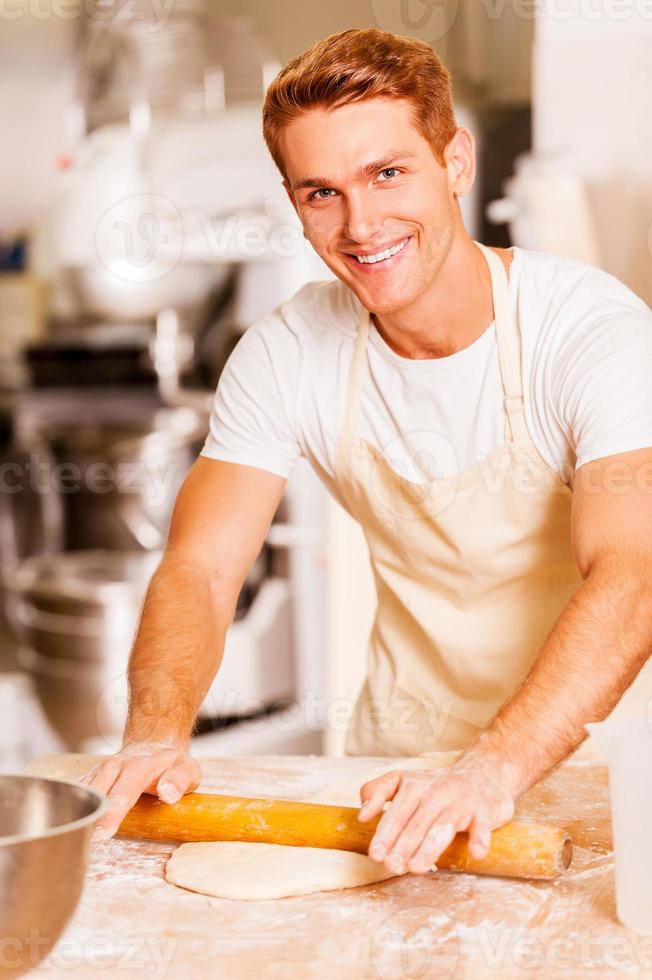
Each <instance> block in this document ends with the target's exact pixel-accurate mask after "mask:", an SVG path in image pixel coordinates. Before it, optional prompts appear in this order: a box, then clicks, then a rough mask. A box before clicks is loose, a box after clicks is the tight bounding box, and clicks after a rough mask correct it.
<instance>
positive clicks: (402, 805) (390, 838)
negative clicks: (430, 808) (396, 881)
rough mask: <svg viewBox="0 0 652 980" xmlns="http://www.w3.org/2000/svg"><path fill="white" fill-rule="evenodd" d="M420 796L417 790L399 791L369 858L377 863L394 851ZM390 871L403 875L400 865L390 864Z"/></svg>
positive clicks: (370, 850) (373, 844) (371, 846)
mask: <svg viewBox="0 0 652 980" xmlns="http://www.w3.org/2000/svg"><path fill="white" fill-rule="evenodd" d="M419 800H420V796H419V794H418V793H417V792H415V790H414V789H413V790H410V791H406V790H404V789H401V790H399V791H398V793H397V794H396V796H395V797H394V799H393V800H392V802H391V804H390V806H389V807H388V808H387V810H385V812H384V814H383V815H382V817H381V819H380V821H379V822H378V826H377V827H376V831H375V833H374V836H373V838H372V840H371V843H370V845H369V856H370V857H372V858H373V859H374V860H375V861H383V860H384V859H385V857H386V855H387V854H389V852H390V851H391V850H392V848H393V846H394V843H395V841H396V839H397V837H398V836H399V834H400V833H401V831H402V830H403V827H404V826H405V824H406V823H407V822H408V820H409V819H410V817H411V816H412V814H413V813H414V811H415V810H416V808H417V806H418V805H419ZM387 867H388V868H389V870H390V871H395V872H396V873H397V874H401V873H402V871H401V869H400V866H399V863H398V862H394V863H392V864H388V865H387Z"/></svg>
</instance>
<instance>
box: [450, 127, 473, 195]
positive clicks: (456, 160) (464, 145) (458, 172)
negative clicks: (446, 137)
mask: <svg viewBox="0 0 652 980" xmlns="http://www.w3.org/2000/svg"><path fill="white" fill-rule="evenodd" d="M444 159H445V160H446V170H447V172H448V183H449V187H450V189H451V191H452V193H453V195H454V196H455V197H463V196H464V195H465V194H468V193H469V192H470V191H471V188H472V187H473V182H474V181H475V174H476V154H475V138H474V136H473V133H472V132H471V130H470V129H467V128H466V127H465V126H459V127H458V128H457V129H456V131H455V134H454V135H453V137H452V138H451V140H450V142H449V143H448V146H447V147H446V149H445V150H444Z"/></svg>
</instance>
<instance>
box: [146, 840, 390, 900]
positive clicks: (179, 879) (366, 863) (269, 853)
mask: <svg viewBox="0 0 652 980" xmlns="http://www.w3.org/2000/svg"><path fill="white" fill-rule="evenodd" d="M393 877H395V875H394V874H393V873H392V872H391V871H389V870H388V869H387V868H386V867H385V865H384V864H380V863H379V862H378V861H372V859H371V858H370V857H367V856H366V855H365V854H356V853H355V852H354V851H337V850H331V849H327V848H323V847H287V846H285V845H283V844H250V843H244V842H242V841H209V842H207V843H205V844H181V845H180V846H179V847H178V848H177V849H176V851H175V852H174V854H173V855H172V856H171V857H170V858H169V860H168V863H167V865H166V866H165V880H166V881H169V882H171V883H172V884H173V885H180V886H181V887H182V888H188V889H190V891H193V892H201V894H202V895H213V896H214V897H215V898H231V899H240V900H246V901H254V900H256V899H266V898H267V899H272V898H288V897H289V896H291V895H308V894H310V893H311V892H325V891H333V890H334V889H336V888H355V887H357V886H358V885H369V884H371V883H372V882H374V881H383V880H384V879H386V878H393Z"/></svg>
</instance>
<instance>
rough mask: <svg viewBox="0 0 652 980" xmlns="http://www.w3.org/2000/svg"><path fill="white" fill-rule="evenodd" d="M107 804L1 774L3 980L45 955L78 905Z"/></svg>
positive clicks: (76, 788) (70, 788)
mask: <svg viewBox="0 0 652 980" xmlns="http://www.w3.org/2000/svg"><path fill="white" fill-rule="evenodd" d="M108 807H109V803H108V800H107V798H106V797H105V796H104V795H103V794H101V793H98V792H97V791H96V790H94V789H91V788H90V787H86V786H82V785H80V784H78V783H73V782H67V781H65V780H61V779H44V778H41V777H37V776H25V775H0V936H1V937H2V948H1V949H0V978H1V980H6V978H9V977H20V976H22V975H23V974H25V973H27V972H28V971H29V970H32V969H33V968H34V967H36V966H38V964H39V962H40V961H41V960H43V959H45V957H46V956H47V955H48V953H49V952H50V950H51V949H52V947H53V946H54V944H55V943H56V941H57V939H58V938H59V936H60V935H61V933H62V932H63V930H64V928H65V926H66V924H67V922H68V920H69V919H70V918H71V916H72V914H73V912H74V911H75V909H76V908H77V903H78V902H79V898H80V895H81V892H82V888H83V885H84V877H85V874H86V867H87V864H88V851H89V844H90V839H91V834H92V832H93V826H94V824H95V823H96V822H97V821H98V820H99V819H100V818H101V817H102V816H103V815H104V813H105V812H106V811H107V809H108Z"/></svg>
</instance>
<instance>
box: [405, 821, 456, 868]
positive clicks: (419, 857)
mask: <svg viewBox="0 0 652 980" xmlns="http://www.w3.org/2000/svg"><path fill="white" fill-rule="evenodd" d="M466 824H468V817H466V816H459V815H458V813H457V812H456V811H455V810H452V809H445V810H442V812H441V813H440V814H439V816H438V817H437V820H436V821H434V822H433V823H432V825H431V826H430V828H429V829H428V830H427V831H426V833H425V834H424V837H423V840H422V841H421V844H420V845H419V847H418V848H417V849H416V851H415V852H414V854H413V855H412V857H411V858H410V861H409V862H408V870H409V871H412V872H414V873H415V874H425V872H426V871H431V870H432V869H433V868H434V867H435V866H436V864H437V861H438V859H439V857H440V856H441V855H442V854H443V853H444V851H445V850H446V848H447V847H448V845H449V844H450V843H451V841H452V840H453V839H454V837H455V835H456V834H457V833H458V832H459V831H460V830H462V829H464V825H466Z"/></svg>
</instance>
